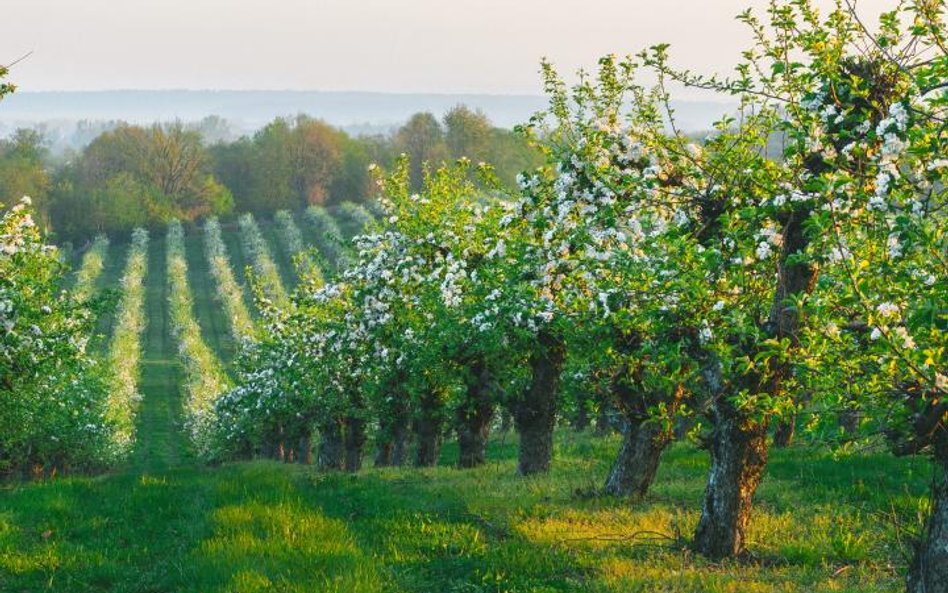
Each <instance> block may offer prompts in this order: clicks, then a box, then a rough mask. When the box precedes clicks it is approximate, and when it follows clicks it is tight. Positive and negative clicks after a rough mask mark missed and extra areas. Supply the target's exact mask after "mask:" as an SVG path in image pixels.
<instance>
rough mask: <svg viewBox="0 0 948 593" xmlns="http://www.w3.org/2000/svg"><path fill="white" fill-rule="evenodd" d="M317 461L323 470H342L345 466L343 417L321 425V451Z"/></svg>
mask: <svg viewBox="0 0 948 593" xmlns="http://www.w3.org/2000/svg"><path fill="white" fill-rule="evenodd" d="M316 461H317V465H318V466H319V469H321V470H323V471H331V470H341V469H342V468H343V467H345V443H344V439H343V436H342V420H341V419H336V420H332V421H330V422H327V423H325V424H323V425H321V426H320V427H319V452H318V454H317V456H316Z"/></svg>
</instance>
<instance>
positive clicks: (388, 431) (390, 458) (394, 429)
mask: <svg viewBox="0 0 948 593" xmlns="http://www.w3.org/2000/svg"><path fill="white" fill-rule="evenodd" d="M408 432H409V431H408V409H407V408H405V407H404V406H402V407H399V408H397V409H396V408H392V409H390V410H388V412H387V416H386V417H385V418H384V419H383V420H382V426H381V427H380V431H379V433H380V434H379V444H378V450H377V452H376V454H375V467H388V466H393V465H396V466H397V465H403V464H404V463H405V448H406V443H407V441H408Z"/></svg>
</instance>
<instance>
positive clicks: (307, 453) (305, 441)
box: [296, 429, 313, 465]
mask: <svg viewBox="0 0 948 593" xmlns="http://www.w3.org/2000/svg"><path fill="white" fill-rule="evenodd" d="M297 449H298V452H297V455H296V462H297V463H302V464H304V465H312V464H313V433H312V429H306V431H305V432H304V433H303V436H301V437H300V441H299V444H298V445H297Z"/></svg>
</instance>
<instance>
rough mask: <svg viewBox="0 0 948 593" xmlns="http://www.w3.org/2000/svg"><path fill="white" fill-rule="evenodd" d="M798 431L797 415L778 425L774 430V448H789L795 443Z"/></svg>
mask: <svg viewBox="0 0 948 593" xmlns="http://www.w3.org/2000/svg"><path fill="white" fill-rule="evenodd" d="M796 429H797V417H796V414H794V415H793V416H792V417H790V418H787V419H786V420H783V421H782V422H780V423H778V424H777V427H776V428H775V429H774V447H777V448H778V449H783V448H786V447H789V446H790V445H791V444H792V443H793V435H794V433H795V432H796Z"/></svg>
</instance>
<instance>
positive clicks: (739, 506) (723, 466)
mask: <svg viewBox="0 0 948 593" xmlns="http://www.w3.org/2000/svg"><path fill="white" fill-rule="evenodd" d="M712 414H713V417H714V418H713V419H714V432H713V433H712V435H711V471H710V473H709V475H708V485H707V487H706V489H705V492H704V503H703V504H702V508H701V519H700V521H699V522H698V529H697V531H696V532H695V540H694V547H695V549H696V550H697V551H698V552H700V553H701V554H704V555H705V556H707V557H709V558H712V559H714V560H719V559H721V558H727V557H729V556H737V555H739V554H742V553H743V552H744V545H745V536H746V530H747V523H748V521H749V520H750V514H751V508H752V502H753V497H754V492H756V491H757V486H758V485H760V480H761V477H762V476H763V473H764V467H765V466H766V464H767V424H766V423H754V422H751V421H750V420H748V419H747V418H745V417H744V416H743V415H742V414H741V413H740V412H739V411H738V410H736V409H735V408H734V406H733V405H732V404H731V403H730V402H729V401H727V400H725V399H719V400H718V401H717V402H716V403H715V405H714V409H713V411H712Z"/></svg>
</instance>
